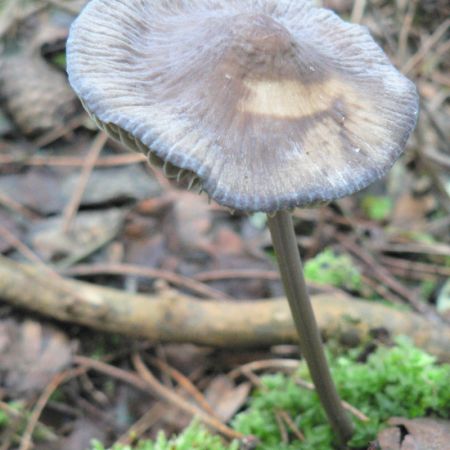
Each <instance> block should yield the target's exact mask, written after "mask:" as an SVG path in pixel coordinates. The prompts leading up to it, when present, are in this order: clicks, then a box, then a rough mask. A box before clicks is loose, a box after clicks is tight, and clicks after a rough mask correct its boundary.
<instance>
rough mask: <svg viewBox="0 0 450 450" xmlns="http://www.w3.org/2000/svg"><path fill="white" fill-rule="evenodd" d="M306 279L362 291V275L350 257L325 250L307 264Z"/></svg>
mask: <svg viewBox="0 0 450 450" xmlns="http://www.w3.org/2000/svg"><path fill="white" fill-rule="evenodd" d="M305 278H306V279H307V280H310V281H314V282H316V283H322V284H328V285H331V286H336V287H341V288H344V289H348V290H350V291H360V290H361V289H362V286H363V283H362V278H361V273H360V271H359V270H358V268H357V267H356V266H355V264H354V263H353V261H352V259H351V258H350V256H348V255H338V254H336V253H335V252H334V251H333V250H332V249H329V248H327V249H325V250H324V251H322V252H321V253H319V254H318V255H316V256H315V257H314V258H312V259H310V260H309V261H307V262H306V264H305Z"/></svg>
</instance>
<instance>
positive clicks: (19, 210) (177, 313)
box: [0, 0, 450, 450]
mask: <svg viewBox="0 0 450 450" xmlns="http://www.w3.org/2000/svg"><path fill="white" fill-rule="evenodd" d="M82 3H83V1H71V0H66V1H62V0H48V1H44V0H42V1H38V0H0V106H1V109H0V450H8V449H10V450H15V449H19V450H30V449H36V450H63V449H64V450H87V449H91V448H94V449H99V450H100V449H103V448H109V447H110V446H112V445H113V444H114V443H116V447H115V449H118V450H119V449H120V450H124V449H126V448H128V447H126V446H127V445H130V446H132V445H136V447H135V448H136V449H141V450H145V449H147V450H151V449H154V450H157V449H158V450H169V449H172V450H176V449H178V450H181V449H189V448H198V449H204V450H221V449H225V448H227V449H230V450H231V449H238V448H241V449H244V448H247V449H250V448H255V449H264V450H270V449H286V450H287V449H291V450H293V449H300V450H306V449H315V450H321V449H323V450H328V449H331V448H333V447H332V444H331V441H332V437H331V434H330V430H329V429H328V428H327V426H326V424H325V420H324V417H323V413H322V412H321V410H320V407H319V406H318V401H317V398H316V396H315V394H314V392H313V388H312V386H311V385H310V384H309V381H308V373H307V371H306V369H305V367H304V366H303V364H302V363H301V364H300V366H299V365H298V362H297V359H298V357H299V353H298V349H297V346H296V345H295V342H296V337H295V331H294V328H293V325H292V323H291V321H290V318H289V314H288V312H287V309H286V308H287V306H286V302H285V301H284V299H281V297H282V295H283V289H282V285H281V282H280V279H279V275H278V272H277V268H276V263H275V260H274V256H273V250H272V246H271V240H270V235H269V232H268V230H267V226H266V217H265V215H264V214H260V213H257V214H252V215H245V214H239V213H235V214H233V215H231V214H230V213H229V212H228V211H227V210H226V209H224V208H222V207H220V206H218V205H217V204H215V203H214V202H212V203H211V202H208V199H207V197H206V196H205V195H198V194H197V193H194V192H188V191H187V190H185V189H182V187H180V186H179V185H177V183H175V182H172V181H168V180H167V179H166V178H165V177H164V176H163V175H162V173H161V172H160V171H159V170H158V169H154V168H152V167H150V166H149V165H148V164H147V162H146V160H145V158H144V157H143V156H142V155H139V154H131V153H129V152H128V151H127V150H125V149H124V148H123V147H122V146H121V144H119V143H117V142H115V141H113V140H111V139H109V138H107V137H106V135H104V133H103V132H100V131H99V130H97V129H96V126H95V125H94V124H93V122H92V121H91V120H90V119H89V117H88V116H87V114H86V113H85V112H84V111H83V109H82V107H81V105H80V104H79V102H78V100H77V99H76V97H75V94H74V93H73V92H72V90H71V88H70V86H69V84H68V82H67V79H66V75H65V70H64V69H65V53H64V52H65V40H66V38H67V33H68V27H69V26H70V23H71V21H72V20H73V18H74V17H75V15H76V14H77V13H78V12H79V10H80V8H81V6H82ZM322 3H323V4H324V5H325V6H327V7H330V8H332V9H334V10H335V11H336V12H337V13H338V14H339V15H340V16H341V17H342V18H344V19H345V20H352V21H353V22H358V23H361V24H363V25H365V26H367V27H368V28H369V30H370V32H371V33H372V35H373V36H374V38H375V39H376V41H377V42H378V43H379V44H380V45H381V46H382V47H383V48H384V50H385V51H386V53H387V54H388V56H389V57H390V59H391V60H392V62H393V63H394V64H395V65H396V67H397V68H399V70H401V71H402V72H403V73H404V74H405V75H406V76H407V77H409V78H410V79H412V80H413V81H414V82H415V83H416V86H417V89H418V92H419V95H420V107H421V111H420V116H419V120H418V125H417V128H416V130H415V132H414V134H413V136H412V137H411V138H410V140H409V142H408V145H407V149H406V151H405V154H404V156H403V157H402V158H401V160H400V161H399V162H398V163H397V164H396V165H395V166H394V168H393V169H392V171H391V172H390V174H389V175H388V176H387V177H386V178H385V179H383V180H381V181H379V182H376V183H375V184H374V185H372V186H370V187H369V188H367V189H365V190H364V191H362V192H360V193H358V194H356V195H353V196H351V197H347V198H344V199H341V200H338V201H335V202H333V203H331V204H329V205H327V206H323V207H320V208H315V209H303V210H296V211H295V212H294V219H295V225H296V232H297V237H298V244H299V248H300V251H301V254H302V256H303V259H304V261H305V273H306V278H307V281H308V285H309V288H310V291H311V295H312V299H313V303H314V307H315V310H316V314H317V316H318V322H319V326H320V327H321V330H322V332H323V336H324V338H325V340H326V343H327V352H328V355H329V358H330V361H331V365H332V368H333V375H334V377H335V379H336V382H337V385H338V388H339V390H340V392H341V394H342V395H343V398H344V399H345V400H346V401H347V402H348V405H347V408H348V410H349V412H350V413H351V415H352V418H353V420H354V421H355V423H356V425H357V433H356V435H355V436H356V437H355V439H354V440H353V441H352V442H353V444H352V448H359V449H369V448H370V449H375V448H379V449H382V450H383V449H384V450H387V449H392V450H395V449H398V450H400V449H402V448H405V449H406V448H413V447H407V445H411V442H412V441H413V440H415V443H416V445H422V447H417V448H423V449H425V448H428V447H427V445H428V444H426V443H427V442H430V441H429V436H433V439H435V443H434V444H433V445H435V446H434V447H433V448H434V449H436V450H439V449H440V450H449V448H450V447H448V442H449V440H447V438H448V433H449V425H448V422H444V419H445V418H446V417H447V418H448V416H449V415H450V392H449V391H450V390H449V389H448V380H449V377H450V368H449V366H448V364H446V363H448V362H450V233H449V231H450V147H449V142H450V31H449V30H450V19H449V17H450V6H449V5H448V2H447V1H445V0H413V1H406V0H397V1H388V0H385V1H383V0H373V1H368V2H366V1H361V0H355V1H351V0H350V1H347V0H328V1H323V2H322ZM274 317H276V318H277V320H276V321H274V323H272V319H273V318H274ZM261 323H263V325H264V330H266V331H267V333H265V334H264V333H263V334H261V332H260V329H258V328H257V327H258V326H261ZM405 335H406V336H408V339H409V341H405V340H404V338H402V337H400V338H399V336H405ZM367 386H371V389H372V390H370V389H369V391H370V392H368V389H367ZM446 402H447V403H446ZM298 411H301V413H299V412H298ZM394 416H397V418H393V417H394ZM194 418H196V419H195V420H194V422H193V424H192V425H190V426H189V424H190V423H191V422H192V420H193V419H194ZM412 418H420V420H422V422H421V421H420V420H419V421H413V420H412ZM200 423H203V424H205V425H206V426H207V428H208V430H209V431H205V429H204V428H203V426H202V425H199V424H200ZM187 427H188V428H187ZM382 429H384V430H385V431H383V432H381V434H379V437H378V441H377V440H376V437H377V433H379V432H380V430H382ZM183 430H185V431H184V432H183ZM186 430H187V431H186ZM160 431H164V432H165V434H166V436H169V437H170V436H172V435H177V434H179V433H181V435H180V437H179V438H177V439H178V440H176V438H174V440H172V441H170V442H167V441H165V440H164V438H163V437H161V435H160V438H159V441H158V442H159V443H157V444H156V443H152V442H153V441H152V442H151V441H146V440H143V441H141V442H140V443H139V440H140V439H153V440H154V439H157V436H158V433H159V432H160ZM219 436H221V437H219ZM445 436H447V437H445ZM408 439H410V440H409V441H408ZM439 439H440V441H439ZM94 440H97V443H96V444H93V442H94ZM424 442H425V444H424ZM92 446H93V447H92ZM130 448H134V447H130Z"/></svg>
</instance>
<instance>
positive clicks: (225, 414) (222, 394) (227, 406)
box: [205, 375, 251, 422]
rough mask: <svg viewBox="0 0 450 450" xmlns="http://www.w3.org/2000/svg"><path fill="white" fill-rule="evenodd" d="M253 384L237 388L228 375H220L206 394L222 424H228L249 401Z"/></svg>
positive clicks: (241, 385) (242, 384)
mask: <svg viewBox="0 0 450 450" xmlns="http://www.w3.org/2000/svg"><path fill="white" fill-rule="evenodd" d="M250 389H251V384H250V383H248V382H244V383H241V384H239V385H238V386H235V385H234V383H233V382H232V381H231V380H230V378H229V377H227V376H226V375H218V376H217V377H215V378H214V379H213V380H212V382H211V383H210V384H209V386H208V388H207V389H206V392H205V397H206V400H208V403H209V404H210V405H211V407H212V408H213V409H214V411H215V412H216V414H217V417H218V418H219V419H220V420H221V421H222V422H228V421H229V420H230V419H231V418H232V417H233V416H234V415H235V414H236V412H237V411H239V409H240V408H241V407H242V406H243V405H244V403H245V402H246V401H247V398H248V395H249V393H250Z"/></svg>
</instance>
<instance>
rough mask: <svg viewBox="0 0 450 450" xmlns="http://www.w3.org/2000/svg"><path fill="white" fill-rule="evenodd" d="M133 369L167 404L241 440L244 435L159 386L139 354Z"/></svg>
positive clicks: (134, 358)
mask: <svg viewBox="0 0 450 450" xmlns="http://www.w3.org/2000/svg"><path fill="white" fill-rule="evenodd" d="M132 361H133V364H134V367H135V369H136V371H137V372H138V374H139V375H140V376H141V378H142V379H143V380H145V382H146V383H147V384H148V385H149V386H150V387H151V389H152V390H153V391H155V392H156V393H157V394H158V396H160V397H162V398H163V399H165V400H166V401H168V402H169V403H173V404H175V405H176V406H177V407H178V408H179V409H181V410H183V411H184V412H187V413H189V414H191V415H193V416H198V417H199V419H201V420H202V421H203V422H204V423H206V424H207V425H209V426H210V427H212V428H214V429H215V430H217V431H219V432H220V433H222V434H223V435H224V436H226V437H228V438H229V439H242V438H243V437H244V435H243V434H242V433H239V432H237V431H234V430H232V429H231V428H229V427H227V426H226V425H224V424H223V423H222V422H220V421H219V420H218V419H216V418H215V417H214V416H210V415H208V414H207V413H205V412H204V411H202V410H201V409H199V408H197V407H196V406H194V405H191V404H190V403H189V402H187V401H186V400H185V399H184V398H182V397H180V396H179V395H177V394H175V393H174V392H173V391H172V390H170V389H168V388H167V387H165V386H164V385H163V384H161V383H160V382H159V381H158V380H157V379H156V378H155V377H154V376H153V374H152V373H151V372H150V370H149V369H148V368H147V367H146V366H145V364H144V362H143V361H142V359H141V357H140V356H139V354H137V353H135V354H134V355H133V357H132Z"/></svg>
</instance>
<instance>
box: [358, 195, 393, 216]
mask: <svg viewBox="0 0 450 450" xmlns="http://www.w3.org/2000/svg"><path fill="white" fill-rule="evenodd" d="M361 207H362V209H363V211H364V213H365V215H366V216H367V217H368V218H369V219H371V220H385V219H387V218H388V217H389V215H390V214H391V212H392V208H393V203H392V199H391V198H390V197H388V196H385V195H366V196H365V197H364V198H363V199H362V202H361Z"/></svg>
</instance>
